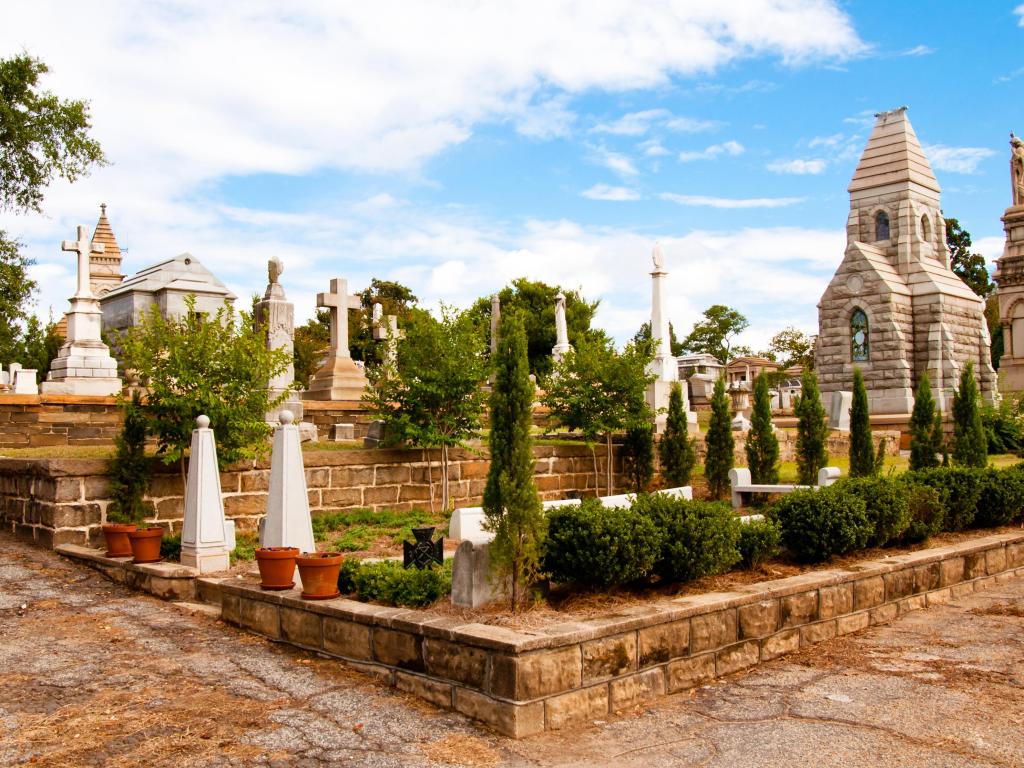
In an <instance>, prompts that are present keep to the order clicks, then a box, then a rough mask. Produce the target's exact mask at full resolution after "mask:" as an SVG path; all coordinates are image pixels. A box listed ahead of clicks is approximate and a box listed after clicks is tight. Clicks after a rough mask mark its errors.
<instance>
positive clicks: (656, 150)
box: [637, 139, 672, 157]
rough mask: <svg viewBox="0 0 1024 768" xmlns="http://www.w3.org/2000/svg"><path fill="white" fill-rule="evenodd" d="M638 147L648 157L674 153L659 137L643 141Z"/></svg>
mask: <svg viewBox="0 0 1024 768" xmlns="http://www.w3.org/2000/svg"><path fill="white" fill-rule="evenodd" d="M637 149H639V150H641V151H642V152H643V153H644V155H645V156H646V157H664V156H665V155H669V154H672V153H671V152H669V151H668V150H667V149H665V147H664V146H662V144H661V142H660V141H658V140H657V139H650V140H648V141H644V142H641V143H640V144H637Z"/></svg>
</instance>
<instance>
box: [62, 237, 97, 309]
mask: <svg viewBox="0 0 1024 768" xmlns="http://www.w3.org/2000/svg"><path fill="white" fill-rule="evenodd" d="M87 232H88V230H87V229H86V228H85V227H83V226H82V225H81V224H79V225H78V240H65V241H64V242H63V243H61V246H60V247H61V250H62V251H77V253H78V291H77V292H76V293H75V296H74V298H76V299H95V298H96V297H95V296H94V295H93V293H92V288H91V287H90V286H89V257H90V255H91V254H93V253H103V243H95V242H93V241H92V240H91V239H90V238H89V235H88V234H87Z"/></svg>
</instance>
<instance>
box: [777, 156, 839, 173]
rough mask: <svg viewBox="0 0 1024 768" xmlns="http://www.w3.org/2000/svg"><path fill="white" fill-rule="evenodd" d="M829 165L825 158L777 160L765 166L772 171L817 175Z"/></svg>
mask: <svg viewBox="0 0 1024 768" xmlns="http://www.w3.org/2000/svg"><path fill="white" fill-rule="evenodd" d="M827 165H828V163H826V162H825V161H824V160H820V159H814V160H800V159H796V160H775V161H774V162H771V163H768V165H766V166H765V168H767V169H768V170H769V171H771V172H772V173H792V174H795V175H797V176H806V175H811V176H815V175H817V174H819V173H821V172H822V171H824V170H825V167H826V166H827Z"/></svg>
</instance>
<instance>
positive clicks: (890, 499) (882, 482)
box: [836, 477, 910, 547]
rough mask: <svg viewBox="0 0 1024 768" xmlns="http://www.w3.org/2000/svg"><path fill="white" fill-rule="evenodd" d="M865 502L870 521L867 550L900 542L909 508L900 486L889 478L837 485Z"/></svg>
mask: <svg viewBox="0 0 1024 768" xmlns="http://www.w3.org/2000/svg"><path fill="white" fill-rule="evenodd" d="M836 485H837V486H842V488H843V490H844V491H846V492H848V493H852V494H853V495H854V496H857V497H858V498H860V499H863V500H864V508H865V512H867V515H868V520H870V521H871V528H872V532H871V535H870V536H869V537H868V541H867V545H868V546H869V547H884V546H885V545H886V544H889V543H891V542H893V541H896V540H897V539H899V538H900V537H901V536H902V535H903V534H904V533H905V532H906V530H907V528H908V527H909V526H910V507H909V505H908V503H907V496H906V493H905V491H906V488H905V486H904V484H903V483H901V482H899V481H898V480H896V479H894V478H888V477H857V478H849V479H846V480H841V481H839V482H838V483H836Z"/></svg>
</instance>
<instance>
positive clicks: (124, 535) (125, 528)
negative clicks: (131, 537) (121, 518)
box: [102, 523, 136, 557]
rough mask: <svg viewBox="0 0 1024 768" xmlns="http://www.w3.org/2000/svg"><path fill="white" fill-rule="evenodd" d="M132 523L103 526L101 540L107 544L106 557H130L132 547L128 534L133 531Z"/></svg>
mask: <svg viewBox="0 0 1024 768" xmlns="http://www.w3.org/2000/svg"><path fill="white" fill-rule="evenodd" d="M135 527H136V526H135V524H134V523H126V524H121V523H108V524H107V525H104V526H103V529H102V530H103V538H104V539H105V540H106V542H107V551H106V556H107V557H131V556H132V545H131V543H129V541H128V534H129V533H131V532H132V531H134V530H135Z"/></svg>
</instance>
